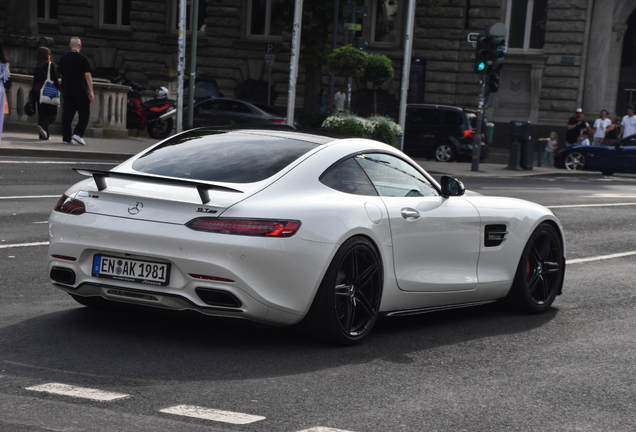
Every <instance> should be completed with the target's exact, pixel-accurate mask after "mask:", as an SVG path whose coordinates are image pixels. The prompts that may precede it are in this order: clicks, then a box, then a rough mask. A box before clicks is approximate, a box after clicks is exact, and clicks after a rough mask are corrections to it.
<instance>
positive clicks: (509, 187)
mask: <svg viewBox="0 0 636 432" xmlns="http://www.w3.org/2000/svg"><path fill="white" fill-rule="evenodd" d="M479 189H488V190H523V191H541V192H544V191H545V188H524V187H514V186H482V187H480V188H479ZM550 190H551V191H553V190H563V188H550Z"/></svg>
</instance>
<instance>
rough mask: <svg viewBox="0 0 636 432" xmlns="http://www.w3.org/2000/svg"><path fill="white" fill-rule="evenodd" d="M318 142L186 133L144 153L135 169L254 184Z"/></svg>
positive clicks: (221, 133)
mask: <svg viewBox="0 0 636 432" xmlns="http://www.w3.org/2000/svg"><path fill="white" fill-rule="evenodd" d="M316 147H317V144H316V143H313V142H307V141H300V140H296V139H290V138H283V137H280V136H267V135H260V134H250V133H236V132H227V131H215V132H206V133H205V135H202V134H201V132H196V133H192V134H184V135H179V136H178V137H175V138H174V139H171V140H168V141H166V142H164V143H163V144H161V145H160V146H158V147H155V148H154V149H152V150H151V151H149V152H147V153H145V154H144V155H143V156H141V157H140V158H139V159H138V160H136V161H135V163H134V164H133V169H135V170H136V171H139V172H142V173H146V174H153V175H160V176H168V177H176V178H182V179H187V180H204V181H213V182H223V183H254V182H259V181H262V180H265V179H266V178H269V177H271V176H273V175H274V174H276V173H278V172H279V171H281V170H282V169H283V168H285V167H286V166H288V165H289V164H291V163H292V162H294V161H295V160H296V159H298V158H299V157H301V156H302V155H304V154H305V153H307V152H309V151H310V150H313V149H315V148H316Z"/></svg>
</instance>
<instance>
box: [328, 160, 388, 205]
mask: <svg viewBox="0 0 636 432" xmlns="http://www.w3.org/2000/svg"><path fill="white" fill-rule="evenodd" d="M320 182H321V183H322V184H324V185H325V186H329V187H330V188H332V189H335V190H337V191H340V192H344V193H349V194H354V195H373V196H377V195H378V193H377V192H376V191H375V189H374V188H373V185H372V184H371V182H370V181H369V178H368V177H367V176H366V175H365V174H364V171H362V168H360V165H358V164H357V163H356V162H355V161H354V160H353V159H347V160H345V161H344V162H341V163H339V164H338V165H336V166H333V167H331V168H329V169H328V170H327V171H326V172H325V173H324V174H323V175H322V177H321V178H320Z"/></svg>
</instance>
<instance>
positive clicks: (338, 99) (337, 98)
mask: <svg viewBox="0 0 636 432" xmlns="http://www.w3.org/2000/svg"><path fill="white" fill-rule="evenodd" d="M344 90H345V89H344V87H340V88H339V89H338V93H336V94H335V95H333V109H335V110H336V111H344V107H345V101H346V100H347V95H346V93H345V91H344Z"/></svg>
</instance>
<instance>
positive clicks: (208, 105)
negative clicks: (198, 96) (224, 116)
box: [196, 100, 220, 111]
mask: <svg viewBox="0 0 636 432" xmlns="http://www.w3.org/2000/svg"><path fill="white" fill-rule="evenodd" d="M219 105H220V103H219V101H217V100H207V101H204V102H201V103H200V104H199V105H197V106H196V107H197V108H199V109H201V110H206V111H207V110H215V109H218V108H219Z"/></svg>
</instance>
